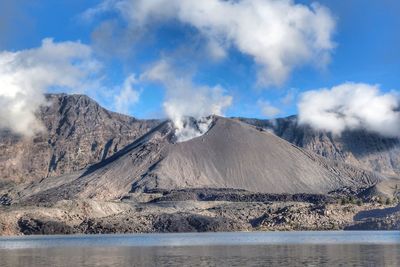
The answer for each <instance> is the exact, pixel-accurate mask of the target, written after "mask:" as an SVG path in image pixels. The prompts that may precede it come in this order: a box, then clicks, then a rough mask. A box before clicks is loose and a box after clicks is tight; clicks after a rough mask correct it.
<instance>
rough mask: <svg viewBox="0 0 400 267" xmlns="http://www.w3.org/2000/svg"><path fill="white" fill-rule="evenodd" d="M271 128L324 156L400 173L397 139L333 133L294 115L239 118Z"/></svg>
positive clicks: (369, 167) (364, 134)
mask: <svg viewBox="0 0 400 267" xmlns="http://www.w3.org/2000/svg"><path fill="white" fill-rule="evenodd" d="M240 120H242V121H244V122H247V123H249V124H252V125H255V126H257V127H261V128H264V129H268V130H270V131H273V132H274V133H275V134H276V135H277V136H279V137H281V138H283V139H285V140H287V141H289V142H291V143H292V144H295V145H296V146H299V147H302V148H305V149H307V150H309V151H312V152H314V153H316V154H319V155H321V156H324V157H326V158H328V159H333V160H338V161H343V162H346V163H349V164H352V165H354V166H358V167H361V168H364V169H367V170H370V171H375V172H378V173H381V174H384V175H387V176H400V139H398V138H384V137H381V136H379V135H377V134H373V133H368V132H365V131H362V130H359V131H346V132H344V133H343V134H342V135H341V136H335V135H332V134H331V133H328V132H324V131H315V130H313V129H312V128H310V127H308V126H304V125H298V124H297V117H296V116H291V117H287V118H282V119H277V120H258V119H246V118H240Z"/></svg>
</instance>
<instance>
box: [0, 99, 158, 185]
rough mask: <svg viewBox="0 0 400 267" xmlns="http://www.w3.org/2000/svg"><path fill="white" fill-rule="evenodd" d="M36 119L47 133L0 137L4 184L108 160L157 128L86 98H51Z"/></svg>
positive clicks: (4, 133) (0, 178)
mask: <svg viewBox="0 0 400 267" xmlns="http://www.w3.org/2000/svg"><path fill="white" fill-rule="evenodd" d="M46 98H47V100H48V102H49V105H47V106H45V107H42V108H41V110H40V112H39V114H38V118H39V119H40V120H41V121H42V123H43V125H44V126H45V129H46V131H45V132H43V133H40V134H38V135H36V136H35V137H34V138H29V139H27V138H24V137H22V136H17V135H15V134H12V133H10V132H8V131H4V130H3V131H1V132H0V181H2V182H4V181H14V182H24V181H34V180H40V179H42V178H44V177H49V176H58V175H62V174H68V173H71V172H73V171H77V170H80V169H82V168H84V167H86V166H88V165H90V164H93V163H96V162H98V161H101V160H104V159H106V158H107V157H109V156H110V155H113V154H114V153H115V152H117V151H118V150H120V149H121V148H123V147H124V146H126V145H127V144H129V143H131V142H132V141H133V140H135V139H136V138H137V137H139V136H141V135H143V134H144V133H146V132H147V131H148V130H149V129H151V128H153V127H154V126H155V125H157V124H158V123H159V122H158V121H155V120H153V121H143V120H137V119H135V118H132V117H129V116H125V115H121V114H118V113H114V112H110V111H108V110H106V109H104V108H102V107H101V106H100V105H99V104H97V103H96V102H95V101H93V100H92V99H90V98H89V97H87V96H84V95H66V94H49V95H46Z"/></svg>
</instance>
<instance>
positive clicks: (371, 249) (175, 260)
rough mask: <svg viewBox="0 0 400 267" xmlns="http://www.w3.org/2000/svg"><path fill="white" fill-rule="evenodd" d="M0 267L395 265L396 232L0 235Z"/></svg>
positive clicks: (399, 249) (399, 248)
mask: <svg viewBox="0 0 400 267" xmlns="http://www.w3.org/2000/svg"><path fill="white" fill-rule="evenodd" d="M0 266H400V232H399V231H380V232H375V231H364V232H362V231H361V232H353V231H349V232H343V231H332V232H252V233H242V232H240V233H184V234H132V235H92V236H87V235H74V236H24V237H2V238H0Z"/></svg>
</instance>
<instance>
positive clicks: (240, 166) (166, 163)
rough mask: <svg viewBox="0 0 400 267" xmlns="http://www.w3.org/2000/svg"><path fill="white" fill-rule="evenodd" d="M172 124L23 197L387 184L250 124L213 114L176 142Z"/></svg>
mask: <svg viewBox="0 0 400 267" xmlns="http://www.w3.org/2000/svg"><path fill="white" fill-rule="evenodd" d="M173 135H174V129H173V127H172V125H171V123H170V122H168V121H166V122H163V123H161V124H160V125H159V126H157V127H156V128H154V129H153V130H151V131H150V132H149V133H147V134H145V135H144V136H142V137H141V138H139V139H137V140H136V141H135V142H134V143H132V144H130V145H129V146H127V147H126V148H124V149H123V150H121V151H120V152H118V153H116V154H115V155H114V156H112V157H110V158H109V159H108V160H105V161H103V162H101V163H99V164H96V165H93V166H91V167H89V168H87V169H86V170H85V171H82V172H80V173H77V174H75V175H69V176H63V177H58V178H52V179H45V180H43V181H42V182H40V183H39V182H38V183H36V184H34V185H32V186H31V187H30V188H28V189H27V190H25V191H24V193H23V194H22V196H23V197H24V198H25V199H31V200H36V201H40V200H53V199H54V200H55V199H60V198H75V197H78V198H98V199H115V198H119V197H122V196H123V195H124V194H127V193H128V192H132V191H133V192H137V191H146V192H148V191H152V190H170V189H179V188H235V189H246V190H249V191H253V192H265V193H327V192H329V191H332V190H337V189H340V188H343V187H352V188H364V187H368V186H371V185H373V184H375V183H376V182H377V181H379V180H380V179H382V178H381V177H379V176H377V175H375V174H374V173H371V172H368V171H365V170H362V169H358V168H356V167H352V166H350V165H347V164H344V163H339V162H333V161H329V160H327V159H325V158H323V157H320V156H317V155H314V154H313V153H310V152H308V151H306V150H303V149H301V148H298V147H296V146H294V145H292V144H290V143H288V142H287V141H285V140H283V139H281V138H279V137H277V136H275V135H273V134H271V133H269V132H266V131H260V130H258V129H256V128H255V127H253V126H250V125H248V124H246V123H243V122H240V121H237V120H232V119H226V118H221V117H215V118H214V121H213V126H212V127H211V128H210V130H209V131H208V132H207V133H206V134H204V135H203V136H200V137H197V138H194V139H191V140H189V141H186V142H182V143H174V136H173Z"/></svg>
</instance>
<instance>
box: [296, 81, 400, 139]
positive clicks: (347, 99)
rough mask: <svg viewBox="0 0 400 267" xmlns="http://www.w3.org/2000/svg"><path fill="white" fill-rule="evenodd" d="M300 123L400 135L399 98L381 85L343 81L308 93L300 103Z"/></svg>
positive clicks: (334, 131) (325, 128)
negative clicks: (384, 89)
mask: <svg viewBox="0 0 400 267" xmlns="http://www.w3.org/2000/svg"><path fill="white" fill-rule="evenodd" d="M298 109H299V123H301V124H308V125H310V126H312V127H313V128H315V129H318V130H326V131H330V132H332V133H334V134H341V133H342V132H343V131H344V130H347V129H349V130H353V129H365V130H367V131H371V132H375V133H379V134H381V135H383V136H386V137H399V136H400V98H399V95H398V94H397V93H395V92H389V93H383V92H381V90H380V88H379V86H377V85H370V84H364V83H344V84H341V85H338V86H335V87H332V88H323V89H319V90H313V91H308V92H305V93H303V94H302V95H301V97H300V101H299V103H298Z"/></svg>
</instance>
